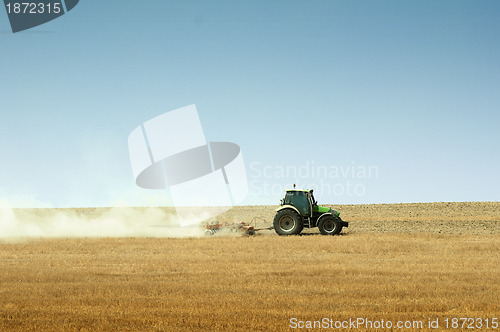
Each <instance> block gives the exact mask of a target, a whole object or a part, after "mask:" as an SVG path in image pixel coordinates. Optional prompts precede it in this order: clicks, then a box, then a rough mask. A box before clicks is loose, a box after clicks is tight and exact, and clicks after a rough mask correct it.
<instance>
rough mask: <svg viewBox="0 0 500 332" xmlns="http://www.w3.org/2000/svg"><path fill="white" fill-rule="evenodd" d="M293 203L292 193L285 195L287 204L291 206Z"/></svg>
mask: <svg viewBox="0 0 500 332" xmlns="http://www.w3.org/2000/svg"><path fill="white" fill-rule="evenodd" d="M291 201H292V193H291V192H289V191H287V193H286V195H285V204H288V205H289V204H290V202H291Z"/></svg>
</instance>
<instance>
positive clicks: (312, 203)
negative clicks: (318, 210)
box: [307, 192, 317, 206]
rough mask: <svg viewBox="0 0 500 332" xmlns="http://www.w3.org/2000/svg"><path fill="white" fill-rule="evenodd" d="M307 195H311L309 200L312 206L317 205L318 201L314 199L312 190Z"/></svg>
mask: <svg viewBox="0 0 500 332" xmlns="http://www.w3.org/2000/svg"><path fill="white" fill-rule="evenodd" d="M307 196H309V201H310V202H311V206H315V205H317V202H316V200H315V199H314V196H313V194H312V192H311V193H309V194H308V195H307Z"/></svg>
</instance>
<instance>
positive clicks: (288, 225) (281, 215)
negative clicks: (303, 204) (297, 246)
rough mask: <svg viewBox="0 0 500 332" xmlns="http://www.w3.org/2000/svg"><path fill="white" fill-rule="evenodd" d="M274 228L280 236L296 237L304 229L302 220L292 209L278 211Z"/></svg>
mask: <svg viewBox="0 0 500 332" xmlns="http://www.w3.org/2000/svg"><path fill="white" fill-rule="evenodd" d="M273 226H274V230H275V231H276V233H278V234H279V235H295V234H299V233H300V232H302V229H304V223H303V221H302V218H301V217H300V216H299V214H298V213H297V212H295V211H293V210H291V209H285V210H280V211H278V213H276V216H274V222H273Z"/></svg>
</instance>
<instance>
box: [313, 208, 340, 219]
mask: <svg viewBox="0 0 500 332" xmlns="http://www.w3.org/2000/svg"><path fill="white" fill-rule="evenodd" d="M313 210H314V211H315V212H319V213H331V214H332V215H334V216H335V217H338V216H339V215H340V212H338V211H336V210H334V209H331V208H328V207H324V206H315V207H313Z"/></svg>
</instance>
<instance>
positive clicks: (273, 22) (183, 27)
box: [0, 0, 500, 207]
mask: <svg viewBox="0 0 500 332" xmlns="http://www.w3.org/2000/svg"><path fill="white" fill-rule="evenodd" d="M499 17H500V2H498V1H434V0H433V1H333V0H332V1H315V0H313V1H234V0H231V1H229V0H228V1H149V2H148V1H127V0H125V1H118V0H115V1H89V0H82V1H80V3H79V5H78V6H77V7H75V8H74V9H73V10H72V11H71V12H70V13H68V14H66V15H64V16H62V17H60V18H58V19H56V20H54V21H52V22H49V23H47V24H44V25H42V26H39V27H37V28H35V29H32V30H28V31H26V32H20V33H17V34H12V32H11V31H10V26H9V23H8V19H7V14H6V13H5V11H4V10H3V9H0V45H1V46H0V47H1V54H0V59H1V66H0V78H1V79H0V97H1V99H0V100H1V101H0V114H1V117H0V151H1V152H2V153H1V162H0V201H4V202H7V203H8V204H10V205H12V206H55V207H65V206H106V205H114V204H119V203H126V204H131V205H141V204H167V203H168V201H169V199H168V193H165V192H158V191H153V192H152V191H149V190H144V189H140V188H137V187H136V186H135V184H134V179H133V176H132V172H131V169H130V163H129V156H128V148H127V138H128V134H129V133H130V132H131V131H132V130H133V129H134V128H135V127H136V126H138V125H139V124H141V123H143V122H144V121H146V120H149V119H151V118H153V117H155V116H157V115H159V114H162V113H164V112H166V111H169V110H173V109H176V108H179V107H182V106H186V105H190V104H196V106H197V108H198V112H199V115H200V119H201V121H202V124H203V128H204V131H205V135H206V138H207V140H208V141H230V142H234V143H237V144H239V145H240V146H241V149H242V152H243V157H244V159H245V163H246V166H247V173H248V178H249V185H250V193H249V196H248V198H247V200H246V202H244V203H246V204H277V203H278V202H279V199H280V198H281V196H282V194H281V190H282V189H283V188H285V187H287V186H290V185H291V184H292V183H294V182H296V183H297V184H298V185H299V186H317V187H316V188H317V193H318V195H317V196H318V197H317V199H318V201H319V202H322V203H380V202H427V201H499V200H500V189H499V188H500V175H499V169H500V152H499V148H498V145H499V143H500V130H499V128H500V20H499ZM315 167H316V168H320V169H322V170H324V169H328V174H326V176H325V175H324V174H322V175H321V176H317V175H316V174H313V172H314V170H315ZM352 167H354V169H355V173H354V176H353V174H351V173H349V172H348V171H349V169H350V168H352ZM301 168H302V171H300V170H301ZM283 169H287V170H288V173H287V172H285V173H284V174H283V173H280V172H281V171H282V170H283ZM293 170H296V171H297V174H293ZM363 170H364V171H365V173H363ZM368 170H371V173H367V172H366V171H368ZM334 171H336V172H337V173H336V174H334ZM342 171H344V174H342ZM375 171H376V172H375ZM301 172H302V173H301ZM359 172H361V173H359ZM363 174H364V175H363ZM354 189H355V190H356V192H355V193H353V192H352V191H353V190H354ZM349 190H351V192H350V193H349Z"/></svg>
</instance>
